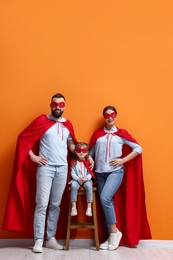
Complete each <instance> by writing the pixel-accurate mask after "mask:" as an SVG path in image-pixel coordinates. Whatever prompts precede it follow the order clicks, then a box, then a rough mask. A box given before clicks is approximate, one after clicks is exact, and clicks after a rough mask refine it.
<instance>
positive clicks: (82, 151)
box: [75, 148, 88, 153]
mask: <svg viewBox="0 0 173 260" xmlns="http://www.w3.org/2000/svg"><path fill="white" fill-rule="evenodd" d="M75 152H76V153H87V152H88V149H87V148H76V149H75Z"/></svg>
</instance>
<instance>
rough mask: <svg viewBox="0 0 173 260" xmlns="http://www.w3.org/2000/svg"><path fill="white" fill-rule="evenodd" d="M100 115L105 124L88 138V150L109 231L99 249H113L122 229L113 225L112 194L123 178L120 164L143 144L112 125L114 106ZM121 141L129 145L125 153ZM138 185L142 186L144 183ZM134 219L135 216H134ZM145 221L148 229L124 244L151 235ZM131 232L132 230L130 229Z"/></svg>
mask: <svg viewBox="0 0 173 260" xmlns="http://www.w3.org/2000/svg"><path fill="white" fill-rule="evenodd" d="M103 116H104V120H105V126H104V127H103V128H99V129H97V130H96V131H95V132H94V134H93V136H92V138H91V141H90V147H91V151H90V154H91V156H94V157H95V175H96V180H97V187H98V192H99V195H100V202H101V205H102V208H103V211H104V216H105V221H106V226H107V229H108V232H109V237H108V239H107V240H106V241H105V242H103V243H102V244H100V249H108V250H114V249H117V248H118V246H119V243H120V240H121V237H122V233H121V232H120V231H119V230H118V229H117V225H116V223H117V218H116V212H115V205H114V196H115V194H116V193H117V190H118V189H119V187H120V185H121V183H122V181H123V176H124V166H123V165H124V164H128V162H129V161H131V160H132V159H135V158H136V157H139V155H140V154H141V153H142V148H141V146H140V145H139V144H138V143H137V142H136V141H135V140H134V139H133V138H132V137H131V136H130V135H129V134H128V132H127V131H126V130H124V129H118V128H117V127H116V126H115V120H116V117H117V110H116V109H115V107H113V106H107V107H105V108H104V109H103ZM124 145H125V146H128V149H129V148H130V151H128V153H127V152H126V154H125V155H124V153H123V147H124ZM129 167H131V166H129ZM137 167H138V169H139V170H140V171H141V168H142V167H141V166H140V165H138V166H137ZM140 174H141V173H140ZM133 175H134V174H133ZM138 177H139V176H138ZM141 179H142V176H141ZM137 181H138V179H137ZM140 183H142V181H140ZM141 185H142V186H143V183H142V184H141ZM140 192H142V193H144V191H143V189H142V190H141V189H140ZM142 196H143V195H142ZM127 197H128V196H127ZM132 200H133V199H132ZM143 201H144V200H143ZM130 203H131V202H130ZM134 203H135V202H134ZM121 204H122V203H121ZM141 205H142V210H143V209H144V210H143V212H144V213H145V203H143V202H142V203H141V204H140V207H141ZM132 206H133V205H132ZM139 211H140V209H139ZM139 215H141V214H139ZM145 216H146V214H145ZM137 217H138V216H137ZM130 221H131V220H130ZM134 221H138V220H137V219H136V220H134ZM123 222H124V221H123ZM125 222H126V220H125ZM127 222H128V221H127ZM132 222H133V221H132ZM145 224H146V229H147V233H145V231H144V232H143V233H142V234H137V238H135V239H134V241H128V239H127V240H126V241H125V244H131V245H132V244H136V243H137V242H138V239H139V238H141V236H142V237H146V238H150V237H151V235H150V230H149V226H148V222H147V219H145V222H144V225H145ZM125 225H126V223H125ZM130 225H131V223H130ZM127 226H128V225H127ZM123 228H124V227H123ZM132 228H133V227H132ZM146 229H145V230H146ZM130 233H132V232H131V231H130ZM132 236H133V235H132ZM132 240H133V239H132ZM136 241H137V242H136Z"/></svg>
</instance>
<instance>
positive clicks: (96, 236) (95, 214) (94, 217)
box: [93, 191, 100, 250]
mask: <svg viewBox="0 0 173 260" xmlns="http://www.w3.org/2000/svg"><path fill="white" fill-rule="evenodd" d="M93 222H94V238H95V244H96V250H99V246H100V244H99V237H98V223H97V210H96V196H95V191H93Z"/></svg>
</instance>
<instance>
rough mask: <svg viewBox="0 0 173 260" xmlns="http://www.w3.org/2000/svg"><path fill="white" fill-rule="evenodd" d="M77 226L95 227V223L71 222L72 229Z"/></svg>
mask: <svg viewBox="0 0 173 260" xmlns="http://www.w3.org/2000/svg"><path fill="white" fill-rule="evenodd" d="M75 228H90V229H94V228H95V225H94V224H93V223H79V222H78V223H71V225H70V229H75Z"/></svg>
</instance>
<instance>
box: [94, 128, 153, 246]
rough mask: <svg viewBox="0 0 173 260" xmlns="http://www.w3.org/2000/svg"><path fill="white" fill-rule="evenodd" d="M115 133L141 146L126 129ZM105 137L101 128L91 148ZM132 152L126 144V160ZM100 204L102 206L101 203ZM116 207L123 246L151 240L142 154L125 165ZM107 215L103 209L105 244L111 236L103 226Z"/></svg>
mask: <svg viewBox="0 0 173 260" xmlns="http://www.w3.org/2000/svg"><path fill="white" fill-rule="evenodd" d="M114 134H115V135H118V136H120V137H122V138H125V139H127V140H129V141H132V142H135V143H137V142H136V140H134V139H133V137H132V136H131V135H130V134H129V133H128V132H127V131H126V130H124V129H118V131H117V132H115V133H114ZM104 135H106V132H105V131H104V130H103V128H99V129H97V130H96V131H95V132H94V133H93V135H92V137H91V141H90V148H92V146H93V145H94V144H95V142H96V140H97V139H98V138H99V137H102V136H104ZM131 151H132V149H131V148H130V147H129V146H127V145H124V146H123V155H122V157H124V156H126V155H127V154H129V153H130V152H131ZM98 204H99V205H100V202H99V201H98ZM114 207H115V211H116V217H117V227H118V228H119V229H120V230H121V232H122V234H123V236H122V239H121V244H122V245H128V246H135V245H137V244H138V242H139V240H141V239H151V232H150V226H149V223H148V219H147V212H146V205H145V190H144V181H143V170H142V155H138V156H137V157H135V158H134V159H133V160H131V161H129V162H127V163H125V164H124V178H123V182H122V184H121V186H120V188H119V190H118V192H117V193H116V195H115V197H114ZM103 215H104V214H103V211H102V209H101V207H100V206H99V207H98V225H99V237H100V240H101V241H105V240H106V239H107V236H108V233H107V228H106V225H103V223H104V222H105V221H104V218H103Z"/></svg>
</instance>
